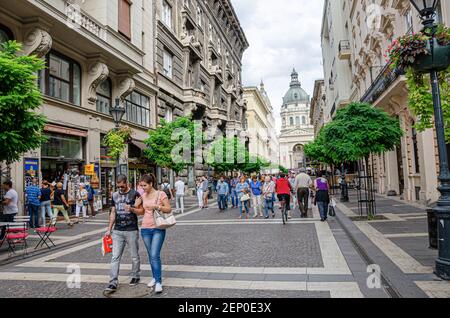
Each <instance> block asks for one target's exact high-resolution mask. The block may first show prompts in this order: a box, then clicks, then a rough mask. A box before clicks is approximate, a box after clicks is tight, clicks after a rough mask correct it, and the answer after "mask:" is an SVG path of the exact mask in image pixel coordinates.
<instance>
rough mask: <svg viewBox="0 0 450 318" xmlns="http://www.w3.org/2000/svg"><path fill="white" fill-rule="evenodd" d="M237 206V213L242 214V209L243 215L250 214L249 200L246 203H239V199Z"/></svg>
mask: <svg viewBox="0 0 450 318" xmlns="http://www.w3.org/2000/svg"><path fill="white" fill-rule="evenodd" d="M238 205H239V211H240V212H241V214H242V213H244V208H245V213H247V214H248V213H249V212H250V200H248V201H241V199H239V200H238Z"/></svg>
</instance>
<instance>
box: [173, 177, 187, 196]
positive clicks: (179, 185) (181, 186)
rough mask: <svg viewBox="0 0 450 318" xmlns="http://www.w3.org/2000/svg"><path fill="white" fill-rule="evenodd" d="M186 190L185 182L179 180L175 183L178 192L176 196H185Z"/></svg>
mask: <svg viewBox="0 0 450 318" xmlns="http://www.w3.org/2000/svg"><path fill="white" fill-rule="evenodd" d="M184 188H185V185H184V182H183V181H181V180H178V181H177V182H175V190H176V191H177V192H176V195H184Z"/></svg>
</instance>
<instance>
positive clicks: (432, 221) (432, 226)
mask: <svg viewBox="0 0 450 318" xmlns="http://www.w3.org/2000/svg"><path fill="white" fill-rule="evenodd" d="M427 216H428V236H429V240H430V248H432V249H437V248H438V220H437V215H436V212H435V211H434V210H433V209H428V210H427Z"/></svg>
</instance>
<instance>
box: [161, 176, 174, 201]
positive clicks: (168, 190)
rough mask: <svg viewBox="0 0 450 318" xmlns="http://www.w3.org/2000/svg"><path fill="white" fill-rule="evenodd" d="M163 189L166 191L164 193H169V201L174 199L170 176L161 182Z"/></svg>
mask: <svg viewBox="0 0 450 318" xmlns="http://www.w3.org/2000/svg"><path fill="white" fill-rule="evenodd" d="M161 190H162V191H164V193H165V194H166V195H167V198H168V199H169V201H170V200H172V198H173V197H174V195H173V189H172V186H171V185H170V183H169V178H167V177H164V178H163V182H162V183H161Z"/></svg>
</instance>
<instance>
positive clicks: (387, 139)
mask: <svg viewBox="0 0 450 318" xmlns="http://www.w3.org/2000/svg"><path fill="white" fill-rule="evenodd" d="M322 134H323V136H321V139H320V141H319V142H320V144H321V145H323V148H322V146H321V149H322V150H323V151H324V152H323V153H324V154H325V155H326V156H325V158H322V159H324V160H327V161H328V159H329V160H331V162H334V163H338V162H352V161H357V160H359V159H363V158H366V159H367V158H368V157H369V156H370V154H381V153H384V152H388V151H391V150H393V149H394V147H395V146H396V145H398V144H399V143H400V138H401V137H402V136H403V132H402V130H401V129H400V125H399V122H398V120H397V119H394V118H392V117H390V116H389V115H388V114H387V113H386V112H384V111H382V110H380V109H378V108H374V107H372V106H371V105H369V104H366V103H351V104H349V105H348V106H346V107H345V108H342V109H340V110H338V112H337V114H336V117H335V118H334V119H333V121H331V122H330V123H328V124H327V125H325V126H324V127H323V131H322ZM322 150H321V152H322ZM328 163H330V162H328Z"/></svg>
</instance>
